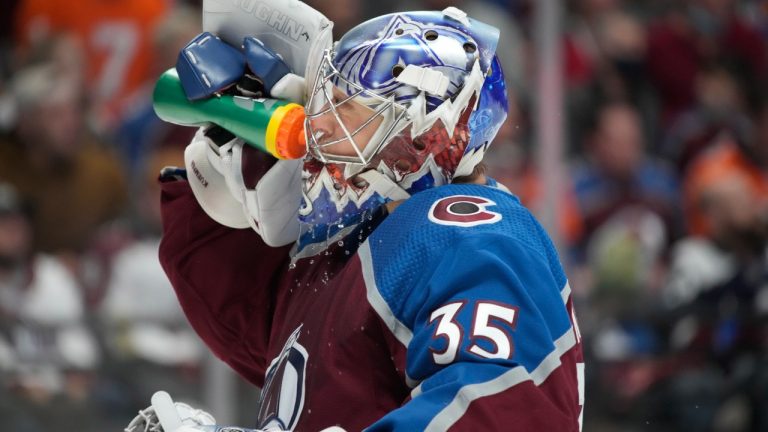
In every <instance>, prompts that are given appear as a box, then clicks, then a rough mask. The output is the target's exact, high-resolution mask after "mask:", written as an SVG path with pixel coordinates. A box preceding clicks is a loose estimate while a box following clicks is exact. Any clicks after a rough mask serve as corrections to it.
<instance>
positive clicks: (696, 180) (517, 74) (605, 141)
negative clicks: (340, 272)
mask: <svg viewBox="0 0 768 432" xmlns="http://www.w3.org/2000/svg"><path fill="white" fill-rule="evenodd" d="M307 3H309V4H310V5H312V6H314V7H315V8H317V9H319V10H320V11H322V12H323V13H324V14H326V15H327V16H328V17H329V18H330V19H331V20H333V21H334V22H335V29H334V32H335V34H336V36H337V37H338V36H340V35H341V34H343V33H344V32H345V31H346V30H348V29H350V28H351V27H353V26H354V25H355V24H357V23H359V22H361V21H363V20H364V19H366V18H368V17H372V16H375V15H379V14H382V13H388V12H394V11H398V10H416V9H438V10H439V9H443V8H445V7H447V6H450V5H453V6H457V7H459V8H461V9H464V10H465V11H466V12H468V13H469V15H470V16H473V17H475V18H478V19H481V20H484V21H486V22H489V23H491V24H493V25H495V26H497V27H499V28H500V29H501V31H502V36H501V42H500V44H499V51H498V54H499V56H500V58H501V61H502V64H503V66H504V71H505V75H506V78H507V83H508V87H509V92H510V94H509V96H510V115H509V120H508V121H507V123H506V124H505V126H504V127H503V129H502V131H501V132H500V134H499V136H498V138H497V141H496V142H495V143H494V145H493V146H492V147H491V149H492V150H491V151H492V155H491V156H489V157H487V158H486V160H487V163H488V165H489V167H488V168H489V172H490V174H491V175H492V176H493V177H495V178H497V179H498V180H499V181H501V182H502V183H504V184H506V185H507V186H508V187H509V188H510V189H511V190H512V191H513V192H514V193H515V194H516V195H518V196H519V197H520V198H521V200H522V201H523V203H524V204H526V205H527V206H528V207H529V208H531V209H532V210H533V211H534V213H536V212H537V211H539V210H541V208H542V206H544V203H545V201H546V200H548V199H553V197H547V196H544V194H543V188H542V183H543V182H542V176H541V173H540V172H538V170H537V168H536V151H537V145H536V137H535V131H534V129H533V127H532V125H533V124H534V122H535V119H534V118H533V113H534V112H535V110H534V109H533V108H534V107H535V106H536V104H537V100H538V97H539V95H537V94H536V90H535V89H536V86H535V80H536V77H537V71H536V55H537V52H536V46H535V44H534V40H533V35H534V33H535V31H534V30H535V29H534V28H533V26H534V23H535V19H534V15H535V8H536V4H537V2H535V1H533V0H453V1H446V0H399V1H397V2H391V3H386V2H374V1H370V0H366V1H363V0H312V1H307ZM200 7H201V1H200V0H197V1H194V0H188V1H184V0H81V1H79V2H76V3H70V2H63V1H58V0H0V8H1V9H2V10H3V11H6V12H4V13H3V15H2V16H1V17H0V21H1V22H0V24H1V25H0V430H9V431H10V430H13V431H17V432H42V431H48V430H67V431H68V430H77V431H85V432H90V431H94V432H95V431H107V430H121V428H122V427H124V426H125V425H126V424H127V422H128V421H129V420H130V419H131V418H132V417H133V416H134V414H135V412H136V410H137V409H138V408H139V407H144V406H146V405H147V404H148V402H149V397H150V395H151V394H152V392H153V391H155V390H158V389H165V390H168V391H169V392H170V393H171V394H172V395H174V396H176V397H177V398H178V399H181V400H185V401H187V402H190V403H192V404H196V405H198V406H200V405H201V404H203V401H205V400H206V395H205V394H203V392H204V389H205V387H204V386H202V385H201V384H202V383H203V380H204V376H205V372H204V368H205V367H206V366H205V365H206V354H205V349H204V348H203V347H202V346H201V345H200V343H199V342H198V341H197V339H196V337H195V335H194V333H193V332H192V330H191V329H190V328H189V326H188V324H187V323H186V320H185V319H184V317H183V314H182V312H181V310H180V308H179V306H178V304H177V303H176V299H175V296H174V294H173V292H172V289H171V287H170V285H169V283H168V282H167V280H166V278H165V276H164V274H163V272H162V270H161V268H160V266H159V263H158V262H157V248H158V244H159V241H160V226H159V224H160V220H159V219H160V218H159V187H158V184H157V181H156V179H157V173H158V172H159V170H160V168H161V167H163V166H167V165H182V164H183V148H184V147H185V145H186V144H187V142H188V141H189V139H190V138H191V136H192V134H193V132H194V131H193V130H192V129H190V128H184V127H179V126H173V125H170V124H167V123H164V122H162V121H160V120H159V119H158V118H157V117H156V116H155V114H154V111H153V110H152V104H151V91H152V88H153V85H154V82H155V80H156V79H157V77H158V76H159V75H160V73H161V72H162V71H164V70H165V69H167V68H169V67H172V66H173V65H174V63H175V59H176V56H177V53H178V51H179V49H180V48H181V47H182V46H184V45H185V43H186V42H187V41H189V40H190V39H191V38H192V37H194V36H195V35H196V34H197V33H198V32H199V31H200V30H201V13H200ZM563 8H564V9H565V10H564V21H563V31H562V38H561V41H562V43H561V48H562V54H563V71H562V72H563V77H564V80H565V91H566V94H565V106H564V114H565V120H566V121H565V133H564V137H565V140H564V142H563V146H564V149H565V155H566V157H567V159H566V160H565V161H564V163H565V166H566V169H567V173H565V175H563V176H562V177H563V179H564V180H565V182H564V184H562V185H561V186H562V187H561V193H560V195H559V196H557V197H554V199H556V200H558V208H559V209H560V214H559V217H558V222H557V227H555V228H556V229H557V230H558V231H559V233H560V235H559V236H558V238H560V239H562V241H561V242H560V245H559V247H560V251H561V256H562V259H563V261H564V264H565V265H566V267H567V269H568V274H569V277H570V281H571V286H572V287H573V290H574V293H575V296H576V299H577V310H578V312H579V318H580V325H581V332H582V335H583V336H584V341H585V350H586V353H585V354H586V356H587V359H588V363H587V364H588V366H587V394H588V399H587V405H586V411H585V418H584V430H585V431H598V432H599V431H629V432H632V431H646V430H653V431H656V432H663V431H679V430H687V431H689V432H694V431H717V432H724V431H734V432H735V431H768V255H767V254H766V252H767V251H766V248H767V247H768V177H767V176H768V86H766V84H767V83H768V1H766V0H642V1H640V0H569V1H567V2H563ZM254 259H257V257H255V258H254ZM255 391H256V390H251V392H252V393H251V394H250V397H249V396H243V397H241V398H239V400H241V401H243V402H241V403H240V405H242V410H241V412H240V413H239V421H240V422H242V423H243V424H244V425H248V424H249V423H248V422H249V420H252V418H253V417H254V416H255V410H254V407H253V406H251V405H250V404H252V401H253V394H255ZM202 407H203V408H206V406H204V405H203V406H202ZM214 414H215V413H214Z"/></svg>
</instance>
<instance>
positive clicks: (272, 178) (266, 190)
mask: <svg viewBox="0 0 768 432" xmlns="http://www.w3.org/2000/svg"><path fill="white" fill-rule="evenodd" d="M301 167H302V161H301V160H280V161H277V163H275V165H274V166H273V167H272V168H270V170H269V171H267V173H266V174H264V176H263V177H262V178H261V180H259V183H258V184H257V185H256V189H254V190H246V191H245V195H244V197H245V207H246V208H247V211H248V213H249V214H250V216H251V217H252V218H253V220H255V221H257V222H258V230H259V233H260V234H261V238H262V239H263V240H264V242H265V243H266V244H268V245H270V246H284V245H287V244H290V243H293V242H295V241H296V239H298V237H299V220H298V217H297V213H298V211H299V206H300V205H301ZM254 228H256V227H254Z"/></svg>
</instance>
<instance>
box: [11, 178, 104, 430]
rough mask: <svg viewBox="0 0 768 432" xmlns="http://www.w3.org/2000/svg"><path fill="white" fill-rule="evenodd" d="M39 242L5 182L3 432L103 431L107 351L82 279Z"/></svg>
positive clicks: (17, 200)
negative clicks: (98, 394)
mask: <svg viewBox="0 0 768 432" xmlns="http://www.w3.org/2000/svg"><path fill="white" fill-rule="evenodd" d="M32 239H33V234H32V230H31V226H30V222H29V220H28V219H27V215H26V214H25V212H24V211H23V209H22V207H21V204H20V201H19V198H18V196H17V195H16V192H15V190H14V189H13V188H12V187H11V186H10V185H8V184H6V183H0V373H1V375H0V377H2V379H0V385H1V386H2V392H3V394H4V397H3V398H0V399H2V402H0V414H1V415H0V429H2V430H23V431H34V432H37V431H40V432H43V431H46V430H54V429H59V430H97V429H89V427H95V426H94V423H92V422H97V417H98V415H95V413H94V412H93V411H94V406H93V405H92V401H91V397H92V391H93V390H94V388H95V387H94V386H95V382H94V380H93V378H94V376H95V375H94V374H95V370H96V367H97V366H98V364H99V361H100V356H101V353H100V350H99V348H98V346H97V344H96V339H95V337H94V335H93V333H92V332H91V331H90V330H89V329H88V328H87V327H86V325H85V314H84V312H85V309H84V305H83V300H82V297H81V294H80V290H79V287H78V286H77V281H76V279H75V278H74V276H73V275H72V274H71V273H70V272H69V270H68V269H67V268H66V266H65V265H64V264H63V263H62V262H61V261H60V260H58V259H57V258H56V257H54V256H50V255H44V254H38V253H35V252H34V251H33V248H32V243H33V241H32ZM102 426H103V424H102Z"/></svg>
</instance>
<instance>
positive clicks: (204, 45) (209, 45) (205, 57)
mask: <svg viewBox="0 0 768 432" xmlns="http://www.w3.org/2000/svg"><path fill="white" fill-rule="evenodd" d="M241 49H242V51H241V50H240V49H238V48H236V47H234V46H232V45H229V44H228V43H226V42H224V41H222V40H221V39H220V38H219V37H218V36H216V35H214V34H211V33H209V32H203V33H200V34H199V35H197V36H196V37H195V38H194V39H192V40H191V41H190V42H189V43H188V44H187V45H186V46H185V47H184V48H183V49H182V50H181V52H180V53H179V57H178V59H177V61H176V73H177V74H178V76H179V82H180V83H181V87H182V89H183V90H184V94H185V95H186V97H187V99H189V100H191V101H194V100H200V99H206V98H209V97H211V96H215V95H217V94H221V93H224V92H226V91H229V90H230V89H231V90H232V91H234V94H237V95H240V96H247V97H253V98H260V97H265V96H269V97H272V98H276V99H285V100H289V101H291V102H295V103H299V104H302V105H303V104H304V95H305V94H306V84H305V82H304V79H303V78H301V77H300V76H298V75H296V74H294V73H292V71H291V68H290V67H289V66H288V65H287V64H286V63H285V62H284V61H283V60H282V58H281V57H280V55H279V54H277V53H275V52H274V51H272V50H271V49H269V48H268V47H267V46H265V45H264V44H263V43H262V42H261V41H260V40H258V39H256V38H255V37H253V36H248V37H245V38H244V39H243V41H242V44H241Z"/></svg>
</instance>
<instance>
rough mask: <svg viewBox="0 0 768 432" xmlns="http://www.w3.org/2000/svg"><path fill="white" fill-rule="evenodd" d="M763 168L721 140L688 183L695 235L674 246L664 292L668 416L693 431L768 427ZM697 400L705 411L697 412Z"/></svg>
mask: <svg viewBox="0 0 768 432" xmlns="http://www.w3.org/2000/svg"><path fill="white" fill-rule="evenodd" d="M761 175H762V174H761V173H759V172H758V171H755V168H754V166H752V165H751V164H750V163H749V162H748V161H747V160H746V159H745V158H744V156H743V155H741V154H740V153H739V150H738V148H737V147H736V146H735V145H734V144H733V143H730V142H724V143H721V144H719V145H718V146H716V147H713V148H711V149H709V150H707V151H706V152H704V153H702V154H701V156H699V157H698V158H697V159H696V160H695V161H694V162H692V163H691V165H690V168H689V169H688V173H687V175H686V179H685V190H686V200H685V201H686V207H687V209H688V212H689V213H692V214H694V215H695V216H696V217H695V219H694V223H692V224H691V225H692V231H693V233H694V234H692V235H690V236H688V237H686V238H683V239H681V240H680V241H679V242H677V243H675V245H674V247H673V249H672V252H671V263H670V270H669V277H668V279H667V282H666V284H665V286H664V289H663V291H662V294H663V296H662V299H663V300H664V302H663V305H664V306H665V308H666V310H667V317H668V321H669V322H668V324H667V326H668V327H669V328H670V332H669V346H670V353H669V355H670V356H675V357H677V358H680V359H686V361H685V363H684V364H683V366H684V367H682V368H681V367H678V368H675V369H674V370H673V371H672V372H673V373H671V374H669V376H668V378H667V380H666V381H667V384H666V385H665V386H664V388H665V389H666V392H667V393H666V394H664V395H663V397H664V398H665V400H667V401H668V404H667V407H666V409H665V410H664V411H663V412H664V414H665V416H666V417H667V418H669V419H670V421H671V422H672V425H673V426H675V427H678V428H682V427H686V428H690V427H691V425H697V426H696V427H694V428H692V429H689V430H702V431H704V430H718V431H720V430H724V431H725V430H727V431H742V430H755V431H757V430H766V427H768V416H766V414H765V412H766V401H765V394H766V392H767V391H768V385H767V383H768V376H766V372H765V370H766V368H765V354H766V348H767V346H766V341H765V337H764V335H765V332H766V327H765V323H766V318H768V288H766V287H768V268H766V264H765V263H766V256H767V255H766V251H767V249H766V247H767V246H768V224H767V223H766V221H767V220H768V218H766V215H767V214H768V194H766V192H767V191H766V189H767V188H768V183H766V182H765V178H764V177H762V178H761V177H760V176H761ZM694 405H695V406H696V408H698V407H700V406H703V407H705V408H706V409H704V410H701V409H693V408H694Z"/></svg>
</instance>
